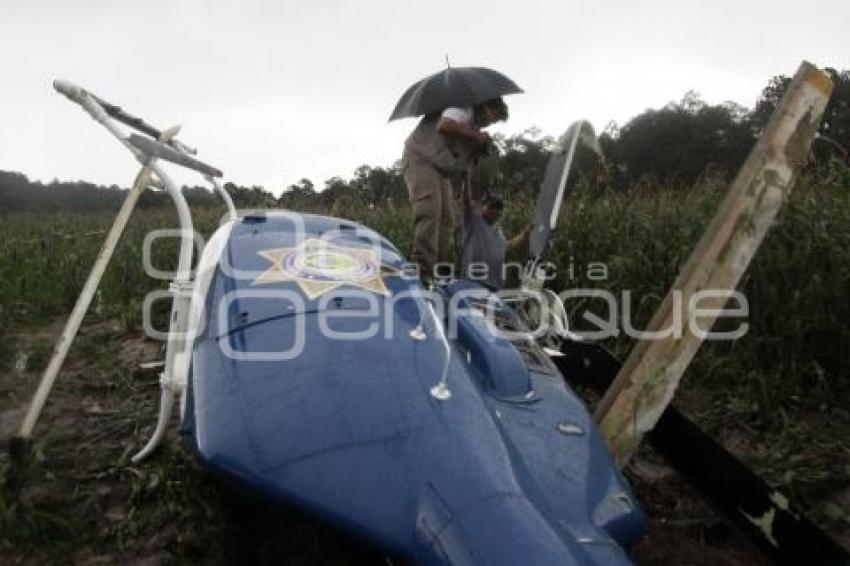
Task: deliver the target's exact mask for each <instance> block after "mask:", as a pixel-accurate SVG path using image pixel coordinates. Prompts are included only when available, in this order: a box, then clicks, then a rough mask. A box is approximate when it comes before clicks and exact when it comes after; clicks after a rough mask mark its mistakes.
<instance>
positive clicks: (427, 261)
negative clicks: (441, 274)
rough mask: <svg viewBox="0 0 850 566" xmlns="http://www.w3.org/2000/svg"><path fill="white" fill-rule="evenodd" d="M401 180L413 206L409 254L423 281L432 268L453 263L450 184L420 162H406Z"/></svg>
mask: <svg viewBox="0 0 850 566" xmlns="http://www.w3.org/2000/svg"><path fill="white" fill-rule="evenodd" d="M404 180H405V182H406V183H407V190H408V192H409V194H410V201H411V203H412V205H413V224H414V227H413V252H412V253H411V254H410V259H411V260H412V261H414V262H416V263H418V264H419V269H420V273H421V275H422V278H423V280H431V279H433V278H434V275H435V273H434V265H435V264H437V263H443V262H445V263H452V261H453V260H454V227H455V202H454V195H453V191H452V184H451V181H450V180H449V179H448V178H447V177H444V176H443V175H441V174H440V172H439V171H437V170H436V169H435V168H434V166H433V165H431V164H430V163H428V162H427V161H424V160H421V159H409V160H408V161H407V164H406V167H405V171H404Z"/></svg>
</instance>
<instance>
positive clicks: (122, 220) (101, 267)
mask: <svg viewBox="0 0 850 566" xmlns="http://www.w3.org/2000/svg"><path fill="white" fill-rule="evenodd" d="M151 171H152V170H151V165H150V164H148V165H145V166H144V167H142V169H141V170H140V171H139V174H138V175H136V179H135V181H134V182H133V187H132V188H131V189H130V192H129V194H128V195H127V198H126V199H124V204H123V205H121V210H120V211H119V212H118V216H117V217H116V218H115V222H114V223H113V224H112V228H111V229H110V230H109V234H108V235H107V236H106V241H105V242H103V246H102V247H101V248H100V253H98V256H97V260H96V261H95V264H94V267H93V268H92V270H91V272H90V273H89V277H88V279H87V280H86V284H85V286H84V287H83V290H82V292H81V293H80V296H79V297H78V298H77V303H76V304H75V305H74V310H73V311H72V312H71V316H70V317H69V318H68V321H67V322H66V323H65V329H64V330H63V331H62V334H61V336H60V337H59V340H58V341H57V342H56V346H55V347H54V350H53V356H52V357H51V358H50V363H48V364H47V368H46V369H45V370H44V374H43V375H42V377H41V382H40V383H39V384H38V389H37V390H36V392H35V395H34V396H33V398H32V402H31V403H30V406H29V410H28V411H27V414H26V417H25V418H24V421H23V423H22V424H21V430H20V432H19V433H18V436H19V437H20V438H21V439H23V440H28V439H29V438H30V437H31V436H32V431H33V428H35V424H36V423H37V422H38V417H39V416H40V415H41V411H42V409H44V403H45V401H47V396H48V395H49V394H50V390H51V389H52V388H53V384H54V382H55V381H56V376H57V375H58V374H59V370H60V369H61V368H62V363H63V362H64V361H65V356H67V355H68V350H69V349H70V348H71V343H72V342H73V341H74V337H75V336H76V335H77V331H78V330H79V329H80V324H81V323H82V321H83V317H84V316H85V314H86V311H87V310H88V308H89V305H90V304H91V300H92V297H94V294H95V292H96V291H97V286H98V285H99V284H100V280H101V278H102V277H103V273H104V271H106V266H107V265H108V264H109V260H110V259H111V258H112V253H113V252H114V251H115V246H116V245H117V244H118V240H119V239H120V238H121V234H122V233H123V232H124V228H125V227H126V226H127V221H128V220H129V219H130V214H131V213H132V212H133V209H134V208H135V206H136V203H137V202H138V200H139V195H141V194H142V191H143V190H144V189H145V187H146V186H147V185H148V184H149V183H150V178H151Z"/></svg>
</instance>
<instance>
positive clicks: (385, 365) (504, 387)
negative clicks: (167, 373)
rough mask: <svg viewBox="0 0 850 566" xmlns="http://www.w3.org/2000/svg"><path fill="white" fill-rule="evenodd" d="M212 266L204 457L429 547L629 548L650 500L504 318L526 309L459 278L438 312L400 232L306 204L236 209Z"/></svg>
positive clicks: (200, 337) (279, 492)
mask: <svg viewBox="0 0 850 566" xmlns="http://www.w3.org/2000/svg"><path fill="white" fill-rule="evenodd" d="M198 273H199V275H198V280H199V281H203V283H202V284H201V285H200V286H199V287H200V290H201V294H200V296H199V297H196V303H197V304H195V305H193V309H195V313H196V316H195V322H194V326H195V329H194V330H195V334H196V335H195V336H194V339H193V344H192V350H191V366H190V375H189V387H188V391H189V393H188V402H187V407H186V411H185V414H184V428H185V430H186V431H187V432H188V434H189V437H190V439H191V442H192V444H193V446H194V448H195V450H196V451H197V454H198V457H199V458H200V460H201V461H202V462H203V463H204V464H205V465H206V466H207V467H209V468H211V469H212V470H214V471H216V472H218V473H220V474H222V475H224V476H226V477H228V478H230V479H233V480H235V481H237V482H239V483H241V484H243V485H245V486H248V487H250V488H252V489H254V490H256V491H257V492H259V493H260V494H262V495H263V496H264V497H267V498H270V499H272V500H273V501H277V502H280V503H281V504H284V505H291V506H294V507H297V508H299V509H301V510H303V511H305V512H307V513H309V514H311V515H313V516H315V517H317V518H318V519H320V520H324V521H327V522H330V523H333V524H335V525H336V526H338V527H341V528H343V529H345V530H347V531H349V532H351V533H353V534H354V535H355V536H359V537H363V538H365V539H368V540H369V541H371V542H373V543H376V544H378V545H380V546H382V547H384V548H386V549H387V550H388V551H390V552H393V553H397V554H400V555H403V556H406V557H408V558H410V559H412V560H414V561H415V562H417V563H421V564H487V565H499V564H505V565H508V564H510V565H514V564H540V565H548V564H561V565H563V564H587V563H599V564H618V563H628V558H627V556H626V554H625V552H624V551H623V550H622V548H623V547H625V546H628V545H629V544H631V543H632V542H634V541H635V540H636V539H637V538H638V537H639V536H640V535H641V533H642V530H643V522H644V518H643V514H642V512H641V511H640V509H639V508H638V506H637V504H636V502H635V499H634V497H633V496H632V494H631V492H630V490H629V488H628V486H627V484H626V482H625V481H624V479H623V478H622V477H621V475H620V473H619V472H618V470H617V468H616V466H615V465H614V463H613V461H612V458H611V456H610V454H609V453H608V450H607V448H606V446H605V444H604V442H603V441H602V439H601V437H600V435H599V433H598V431H597V429H596V427H595V425H594V423H593V420H592V418H591V416H590V415H589V414H588V412H587V410H586V408H585V406H584V405H583V403H582V402H581V400H580V399H579V398H578V397H577V396H576V395H575V394H574V393H573V392H572V391H571V390H570V389H569V387H567V386H566V385H565V383H564V380H563V377H562V376H561V375H560V374H559V373H558V371H557V370H556V369H555V368H554V366H553V365H552V363H551V362H550V360H549V359H548V358H547V356H546V355H545V354H544V353H543V351H542V350H541V349H540V348H538V347H537V346H536V345H535V344H534V343H533V341H531V340H529V339H527V337H523V336H522V335H521V334H520V335H517V336H514V337H506V336H503V335H501V334H500V333H499V332H494V326H499V325H500V324H503V325H507V326H509V327H512V326H513V325H515V323H516V313H514V312H513V311H512V310H511V308H510V307H508V306H507V305H505V304H504V303H503V302H501V301H500V300H499V299H498V298H497V297H496V296H495V295H493V294H491V293H489V292H487V291H486V289H484V288H483V287H480V286H479V285H477V284H475V283H473V282H469V281H458V282H455V283H453V284H451V285H448V286H447V287H446V288H445V289H443V290H442V291H441V292H440V296H441V297H443V298H444V299H445V304H446V305H449V308H447V309H436V310H437V312H436V313H432V312H431V308H430V307H428V306H427V303H425V301H424V300H423V299H422V297H421V296H420V295H421V292H422V291H423V289H422V287H421V284H420V282H419V280H418V278H415V277H407V276H405V273H404V260H403V258H402V256H401V254H399V252H398V250H396V249H395V247H394V246H393V245H392V244H391V243H390V242H388V241H387V240H386V239H384V238H382V237H381V236H379V235H378V234H376V233H375V232H372V231H371V230H368V229H366V228H364V227H362V226H359V225H356V224H353V223H351V222H348V221H344V220H339V219H334V218H328V217H321V216H312V215H298V214H294V213H271V212H269V213H267V214H260V215H253V216H251V215H249V216H247V217H244V218H241V219H240V220H238V221H235V222H231V223H228V224H227V225H225V226H223V227H222V228H220V229H219V232H218V233H217V234H216V236H215V237H214V238H213V241H212V242H211V244H210V245H209V246H208V251H207V253H205V256H204V258H202V260H201V265H199V272H198ZM439 311H444V312H439ZM494 320H495V321H496V323H497V324H495V325H494ZM500 321H501V322H500ZM444 334H445V335H446V339H445V340H444V339H443V335H444ZM447 348H448V350H447ZM441 380H444V381H445V390H447V391H448V392H450V396H448V398H439V397H438V396H435V395H434V393H433V389H434V387H435V386H436V385H437V384H438V383H440V382H441Z"/></svg>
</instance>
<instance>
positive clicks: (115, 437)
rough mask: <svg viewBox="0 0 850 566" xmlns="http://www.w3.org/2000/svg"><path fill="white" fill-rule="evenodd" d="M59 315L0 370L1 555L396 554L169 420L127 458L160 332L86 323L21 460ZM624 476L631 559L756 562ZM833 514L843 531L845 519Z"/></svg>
mask: <svg viewBox="0 0 850 566" xmlns="http://www.w3.org/2000/svg"><path fill="white" fill-rule="evenodd" d="M60 328H61V321H57V322H56V323H54V324H52V325H49V326H47V327H44V328H40V329H37V330H30V331H27V332H22V333H20V334H19V336H18V337H17V344H16V348H15V352H16V355H15V359H14V360H10V361H8V363H7V364H6V366H7V367H5V368H4V369H3V370H2V373H0V440H2V442H3V444H4V451H3V453H2V455H0V472H2V474H3V478H4V485H3V490H2V496H0V512H1V513H2V515H0V564H44V563H59V564H61V563H73V564H117V563H132V564H145V565H157V564H173V563H204V564H227V563H233V562H237V561H238V562H240V563H245V562H247V563H260V564H290V565H296V564H370V563H371V564H388V563H399V561H398V560H394V559H392V558H391V557H386V556H384V555H383V554H382V553H381V552H379V551H376V550H374V549H369V548H365V547H363V546H362V545H360V544H359V543H357V542H356V541H353V540H350V539H348V538H347V537H345V536H344V535H341V534H339V533H336V532H334V531H332V530H330V529H328V528H326V527H323V526H321V525H317V524H315V523H314V522H312V521H310V520H308V519H306V518H304V517H301V516H298V515H297V514H295V513H293V512H289V511H280V510H271V509H267V508H265V507H264V506H263V505H262V503H260V502H257V501H254V500H253V499H252V498H251V497H250V496H248V495H246V494H243V493H240V492H238V491H237V490H235V489H233V488H232V487H231V486H228V485H224V484H222V483H220V482H219V481H218V480H216V479H215V478H213V477H211V476H210V475H209V474H207V473H206V472H204V470H202V469H200V468H199V466H198V465H197V464H196V463H195V461H194V460H193V458H192V456H191V454H190V453H189V452H188V450H187V449H186V447H185V446H184V445H183V444H182V442H181V440H180V438H179V437H178V435H177V434H176V433H175V432H174V428H172V430H171V431H170V432H169V437H168V440H167V441H166V442H165V444H164V445H163V446H162V447H161V448H160V449H159V450H158V451H157V452H156V454H155V455H154V456H152V457H151V458H150V459H148V460H147V461H145V462H143V463H141V464H138V465H133V464H131V463H130V457H131V456H132V455H133V454H134V453H135V452H136V451H138V450H139V449H140V448H141V446H142V445H143V444H144V443H145V441H146V440H147V437H148V435H149V434H150V432H151V430H152V428H153V423H154V420H155V415H156V411H157V402H158V397H159V392H158V388H159V386H158V371H159V370H158V369H156V368H149V369H142V368H140V364H142V363H145V362H151V361H156V360H160V359H162V355H163V354H162V348H161V345H160V344H159V343H157V342H152V341H149V340H147V339H145V338H144V336H143V335H142V334H141V333H140V332H138V331H127V330H126V329H123V328H121V327H120V325H118V324H117V323H114V322H111V321H97V322H95V321H89V323H88V324H86V325H85V327H84V329H83V331H82V332H81V335H80V337H79V338H78V340H77V342H76V343H75V345H74V347H73V349H72V351H71V354H70V356H69V358H68V360H67V361H66V363H65V367H64V370H63V372H62V374H61V376H60V378H59V380H58V382H57V385H56V387H55V389H54V392H53V394H52V395H51V397H50V399H49V401H48V404H47V408H46V411H45V413H44V415H43V417H42V419H41V421H40V423H39V425H38V427H37V431H36V441H35V443H34V446H33V450H32V453H31V458H30V460H29V461H28V462H27V463H26V465H25V466H24V467H23V468H19V467H17V466H12V463H11V460H10V458H9V456H8V455H7V454H6V452H5V443H6V441H7V440H8V438H9V437H10V436H11V434H12V433H13V432H14V431H15V429H16V428H17V426H19V423H20V419H21V418H22V416H23V410H24V407H25V405H26V403H27V402H28V400H29V398H30V396H31V394H32V392H33V391H34V389H35V385H36V383H37V382H38V379H39V377H40V370H41V369H42V368H43V367H44V365H45V364H46V362H47V358H48V357H49V354H50V349H51V348H52V341H53V339H54V337H55V336H56V335H57V334H58V332H59V329H60ZM175 424H176V423H175ZM742 442H743V441H742ZM627 475H628V477H629V478H630V480H631V481H632V483H633V486H634V489H635V491H636V493H637V496H638V498H639V499H640V501H641V502H642V504H643V506H644V508H645V510H646V511H647V513H648V516H649V524H648V531H647V534H646V536H645V537H644V538H643V540H642V541H641V542H640V543H639V544H638V545H637V546H636V547H635V548H633V549H631V551H630V553H631V556H632V557H633V559H634V561H635V562H636V563H638V564H694V565H706V566H708V565H711V566H717V565H738V564H759V563H762V559H761V558H760V557H759V555H758V554H757V553H755V551H754V550H752V549H751V548H750V547H749V546H748V544H747V543H746V542H745V541H743V540H742V539H740V538H739V537H738V535H736V533H734V532H732V531H731V530H730V529H729V528H728V527H727V526H726V525H725V523H723V522H722V521H721V520H720V518H719V517H718V516H717V515H716V514H715V513H714V512H713V511H712V510H711V508H709V506H708V505H707V504H706V503H705V502H704V501H703V500H702V499H701V498H700V497H699V495H698V494H697V493H696V492H695V491H694V489H693V488H692V487H691V486H690V485H688V484H687V483H686V482H685V481H684V480H683V478H682V477H680V476H679V475H678V474H677V472H676V471H675V470H673V469H672V468H670V467H669V466H667V465H666V464H665V462H664V460H663V459H662V458H661V457H660V456H657V455H655V454H654V453H653V452H652V451H651V450H644V451H643V452H642V453H641V455H640V457H639V458H637V459H636V460H635V461H634V462H633V463H632V464H630V466H629V468H628V469H627ZM847 494H850V491H848V492H847ZM847 498H848V500H850V495H847ZM837 501H839V505H841V506H842V507H843V506H844V505H847V501H844V502H841V499H840V498H839V499H838V500H837ZM830 527H831V528H832V534H833V535H834V536H836V537H837V538H839V539H840V540H842V542H844V544H845V545H848V543H850V531H848V529H847V524H846V523H845V522H842V521H841V520H837V521H836V522H835V524H834V525H830Z"/></svg>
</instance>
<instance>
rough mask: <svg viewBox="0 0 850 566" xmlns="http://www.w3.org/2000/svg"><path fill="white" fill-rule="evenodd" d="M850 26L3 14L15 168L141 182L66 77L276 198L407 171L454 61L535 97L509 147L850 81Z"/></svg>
mask: <svg viewBox="0 0 850 566" xmlns="http://www.w3.org/2000/svg"><path fill="white" fill-rule="evenodd" d="M848 27H850V2H848V0H821V1H817V0H815V1H811V2H808V3H799V2H779V1H773V2H765V1H764V0H761V1H752V0H737V1H734V2H731V1H730V2H724V1H721V0H714V1H712V2H699V1H691V2H681V1H679V0H677V1H667V0H665V1H657V2H643V1H638V0H619V1H614V0H607V1H606V0H596V1H594V2H551V1H547V2H543V1H531V0H524V1H522V2H515V3H510V4H509V3H502V2H497V1H491V2H459V1H451V2H449V1H442V0H428V1H426V2H418V3H415V4H414V3H409V2H403V1H400V0H395V1H380V2H368V1H365V0H362V1H354V0H350V1H331V0H327V1H321V0H317V1H312V2H307V1H304V2H283V1H274V2H273V1H270V0H267V1H249V0H239V1H238V2H237V1H216V2H213V1H206V2H202V1H200V0H195V1H189V0H186V1H152V0H145V1H138V0H137V1H118V0H110V1H107V0H99V1H98V0H88V1H82V0H79V1H69V0H65V1H40V2H38V1H32V0H30V1H24V0H0V72H2V83H0V84H2V87H3V88H2V91H0V101H1V102H2V104H0V169H3V170H13V171H21V172H23V173H25V174H26V175H28V176H30V177H31V178H34V179H41V180H46V181H49V180H51V179H53V178H59V179H63V180H71V179H84V180H88V181H92V182H96V183H101V184H113V183H114V184H119V185H122V186H126V185H129V184H130V182H131V180H132V178H133V176H134V174H135V165H134V162H133V160H132V158H131V156H130V154H129V153H128V152H127V151H126V150H125V149H124V148H122V147H121V146H119V144H118V143H117V142H116V141H114V139H112V138H111V137H110V136H109V135H108V134H107V132H106V131H105V130H104V129H103V128H101V127H100V126H98V125H97V124H96V123H95V122H93V121H92V120H91V119H89V118H88V116H87V115H86V114H84V113H83V112H82V111H81V110H80V108H79V107H76V106H74V105H72V104H71V103H70V102H69V101H68V100H67V99H65V98H63V97H61V96H59V95H58V94H56V93H55V91H54V90H53V89H52V87H51V82H52V80H53V79H54V78H58V77H61V78H65V79H68V80H71V81H73V82H75V83H77V84H79V85H81V86H83V87H85V88H87V89H89V90H91V91H92V92H94V93H95V94H98V95H100V96H101V97H103V98H105V99H106V100H109V101H111V102H115V103H117V104H120V105H121V106H123V107H124V108H125V109H127V110H128V111H130V112H132V113H134V114H136V115H138V116H140V117H143V118H145V119H147V120H148V121H149V122H151V123H153V124H154V125H157V126H159V127H167V126H170V125H173V124H182V126H183V130H182V133H181V135H180V138H181V139H182V140H183V141H185V142H186V143H188V144H190V145H194V146H197V147H198V148H199V150H200V154H199V157H201V158H202V159H204V160H206V161H208V162H209V163H211V164H213V165H215V166H217V167H219V168H221V169H222V170H224V172H225V175H226V178H227V179H228V180H232V181H234V182H237V183H239V184H243V185H252V184H258V185H263V186H265V187H266V188H268V189H270V190H273V191H274V192H275V193H278V192H280V191H281V190H282V189H283V188H284V187H285V186H286V185H288V184H291V183H294V182H296V181H297V180H298V179H300V178H302V177H308V178H311V179H312V180H313V181H314V182H315V183H316V185H317V186H321V185H322V183H323V181H324V180H325V179H327V178H329V177H331V176H333V175H339V176H342V177H349V176H351V175H352V173H353V171H354V169H355V168H356V167H357V166H358V165H360V164H363V163H366V164H369V165H382V166H388V165H390V164H392V163H393V162H394V161H395V160H396V159H398V158H399V157H400V154H401V146H402V143H403V140H404V138H405V136H406V135H407V133H408V132H409V131H410V129H411V128H412V127H413V126H414V125H415V122H414V121H413V120H409V119H408V120H401V121H397V122H393V123H388V122H387V117H388V116H389V113H390V111H391V110H392V108H393V106H394V105H395V103H396V101H397V99H398V97H399V96H400V94H401V93H402V92H403V91H404V89H405V88H406V87H407V86H409V85H410V84H411V83H413V82H414V81H416V80H418V79H419V78H421V77H423V76H425V75H428V74H431V73H433V72H435V71H438V70H440V69H441V68H443V67H444V65H445V63H444V60H445V55H446V54H448V55H449V57H450V59H451V62H452V65H455V66H464V65H477V66H488V67H492V68H495V69H498V70H500V71H502V72H504V73H505V74H507V75H508V76H510V77H511V78H513V79H514V80H515V81H516V82H517V83H518V84H519V85H520V86H521V87H522V88H523V89H524V90H525V94H521V95H516V96H511V97H509V98H508V99H507V102H508V103H509V105H510V109H511V119H510V121H509V122H508V123H507V124H504V125H500V126H499V127H497V128H494V129H495V130H496V131H502V132H505V133H518V132H521V131H522V130H524V129H526V128H528V127H530V126H538V127H539V128H541V129H542V130H543V131H544V132H545V133H549V134H555V135H557V134H560V133H561V132H562V131H563V130H564V129H565V128H566V126H567V125H568V124H569V123H570V122H571V121H573V120H575V119H578V118H587V119H589V120H590V121H591V122H592V123H593V124H594V125H595V126H596V127H597V130H601V129H603V128H604V127H605V125H606V124H607V123H608V122H609V121H610V120H616V121H617V122H619V123H623V122H625V121H626V120H628V119H629V118H631V117H633V116H634V115H636V114H638V113H639V112H641V111H643V110H644V109H646V108H650V107H653V108H657V107H660V106H663V105H664V104H665V103H666V102H668V101H670V100H678V99H680V98H681V96H682V95H683V94H684V93H685V92H686V91H688V90H696V91H698V92H699V93H700V94H701V95H702V96H703V98H704V99H705V100H707V101H708V102H710V103H720V102H723V101H726V100H734V101H736V102H739V103H741V104H743V105H745V106H747V107H751V106H752V105H753V103H754V102H755V100H756V98H757V97H758V94H759V92H760V91H761V89H762V88H763V87H764V86H765V85H766V83H767V81H768V80H769V79H770V77H772V76H774V75H777V74H787V75H791V74H793V73H794V71H795V70H796V68H797V66H798V65H799V63H800V61H801V60H803V59H808V60H810V61H811V62H813V63H815V64H816V65H818V66H833V67H837V68H839V69H841V68H850V33H848ZM174 173H175V175H174V176H175V177H176V179H177V180H178V181H179V182H181V183H196V182H197V178H196V177H194V176H193V175H190V174H186V173H183V172H178V171H174Z"/></svg>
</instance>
